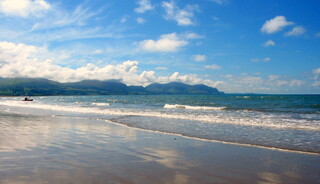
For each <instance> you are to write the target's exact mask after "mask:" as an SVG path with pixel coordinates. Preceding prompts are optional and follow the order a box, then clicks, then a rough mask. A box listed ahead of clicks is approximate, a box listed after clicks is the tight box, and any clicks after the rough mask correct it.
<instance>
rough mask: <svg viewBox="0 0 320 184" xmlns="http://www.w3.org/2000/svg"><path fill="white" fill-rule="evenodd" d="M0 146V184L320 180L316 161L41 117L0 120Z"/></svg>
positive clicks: (110, 124)
mask: <svg viewBox="0 0 320 184" xmlns="http://www.w3.org/2000/svg"><path fill="white" fill-rule="evenodd" d="M32 111H37V110H36V109H33V110H32ZM35 114H36V115H35ZM0 138H1V140H2V141H1V142H0V157H1V158H2V159H0V183H1V184H9V183H30V184H31V183H36V184H37V183H39V184H40V183H49V184H51V183H62V184H64V183H80V184H82V183H83V184H84V183H181V184H183V183H226V184H231V183H248V184H250V183H316V182H318V181H319V179H320V176H319V175H318V173H319V171H320V166H319V164H318V163H320V157H319V155H313V154H301V153H297V152H287V151H281V150H275V149H265V148H260V147H253V146H243V145H238V144H228V143H223V142H215V141H205V140H199V139H190V138H188V137H183V136H180V135H173V134H165V133H160V132H154V131H148V130H141V129H138V128H132V127H128V126H126V125H122V124H121V125H119V124H117V123H113V122H110V121H106V120H102V119H89V118H88V119H84V118H82V117H64V116H63V117H59V116H50V113H49V114H43V113H41V112H37V113H31V114H30V113H29V115H23V114H19V116H15V114H12V115H10V116H8V117H1V116H0Z"/></svg>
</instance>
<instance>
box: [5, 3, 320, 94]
mask: <svg viewBox="0 0 320 184" xmlns="http://www.w3.org/2000/svg"><path fill="white" fill-rule="evenodd" d="M319 17H320V1H318V0H306V1H301V0H259V1H256V0H188V1H185V0H184V1H183V0H167V1H166V0H164V1H161V0H157V1H156V0H126V1H124V0H120V1H119V0H109V1H106V0H95V1H93V0H86V1H75V0H64V1H59V0H54V1H53V0H0V22H1V23H0V77H44V78H48V79H51V80H56V81H60V82H69V81H79V80H83V79H100V80H107V79H119V80H122V81H123V82H125V83H126V84H128V85H144V86H145V85H148V84H150V83H153V82H159V83H167V82H172V81H178V82H185V83H188V84H198V83H203V84H206V85H209V86H212V87H217V88H218V89H219V90H222V91H225V92H229V93H236V92H242V93H245V92H253V93H317V94H319V92H320V22H319Z"/></svg>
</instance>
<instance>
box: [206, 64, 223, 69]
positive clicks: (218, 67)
mask: <svg viewBox="0 0 320 184" xmlns="http://www.w3.org/2000/svg"><path fill="white" fill-rule="evenodd" d="M204 68H206V69H211V70H220V69H221V67H220V66H218V65H215V64H213V65H206V66H205V67H204Z"/></svg>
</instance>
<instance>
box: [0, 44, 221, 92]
mask: <svg viewBox="0 0 320 184" xmlns="http://www.w3.org/2000/svg"><path fill="white" fill-rule="evenodd" d="M47 52H48V51H47V49H45V48H42V47H35V46H31V45H25V44H15V43H10V42H0V53H1V55H0V61H1V62H0V77H32V78H35V77H40V78H47V79H51V80H55V81H59V82H74V81H80V80H84V79H98V80H107V79H119V80H121V81H123V82H124V83H126V84H128V85H144V86H145V85H148V84H150V83H153V82H159V83H167V82H173V81H179V82H185V83H188V84H201V83H204V84H207V85H210V86H213V87H215V86H216V85H218V84H220V83H221V81H217V82H216V81H211V80H204V79H201V78H199V77H198V76H197V75H194V74H187V75H180V74H179V73H177V72H175V73H173V74H172V75H170V76H159V77H158V76H156V73H155V72H154V71H142V72H140V71H139V70H138V64H139V62H138V61H125V62H123V63H120V64H117V65H105V66H101V67H98V66H96V65H94V64H92V63H89V64H87V65H85V66H82V67H78V68H74V69H73V68H69V67H62V66H59V65H56V64H53V62H52V61H51V60H49V59H45V58H41V57H40V56H43V55H48V53H47ZM53 59H54V58H53ZM158 69H160V68H158ZM162 69H165V68H162Z"/></svg>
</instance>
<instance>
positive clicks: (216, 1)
mask: <svg viewBox="0 0 320 184" xmlns="http://www.w3.org/2000/svg"><path fill="white" fill-rule="evenodd" d="M210 1H212V2H214V3H217V4H219V5H222V4H224V3H226V2H227V0H210Z"/></svg>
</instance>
